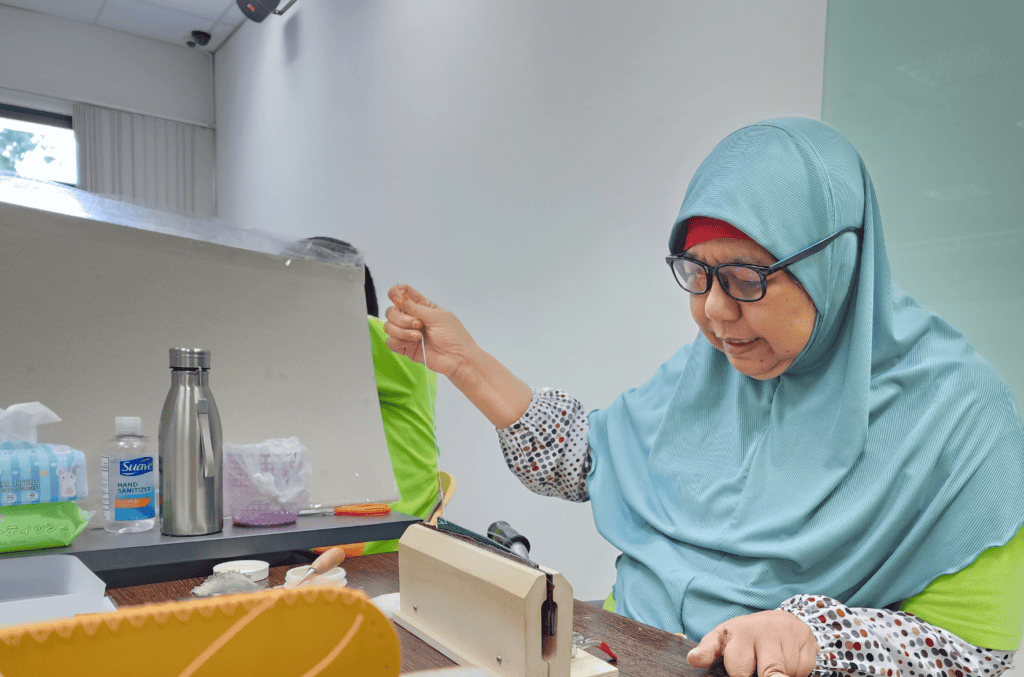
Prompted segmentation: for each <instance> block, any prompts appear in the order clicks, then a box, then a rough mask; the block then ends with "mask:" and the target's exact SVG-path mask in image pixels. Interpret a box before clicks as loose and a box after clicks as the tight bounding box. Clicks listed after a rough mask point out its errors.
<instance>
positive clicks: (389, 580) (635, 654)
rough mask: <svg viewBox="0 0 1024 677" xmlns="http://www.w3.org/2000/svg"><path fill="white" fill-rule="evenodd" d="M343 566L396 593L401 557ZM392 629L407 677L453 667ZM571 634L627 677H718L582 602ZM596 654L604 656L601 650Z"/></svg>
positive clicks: (124, 601)
mask: <svg viewBox="0 0 1024 677" xmlns="http://www.w3.org/2000/svg"><path fill="white" fill-rule="evenodd" d="M292 566H294V565H292ZM292 566H280V567H273V568H271V570H270V579H269V582H270V585H272V586H273V585H281V584H283V583H284V577H285V573H286V572H287V571H288V569H290V568H292ZM342 566H343V567H344V568H345V573H346V577H347V578H348V587H350V588H355V589H361V590H363V591H364V592H365V593H366V595H367V596H368V597H376V596H377V595H383V594H387V593H391V592H397V591H398V555H397V553H386V554H381V555H366V556H363V557H353V558H350V559H347V560H345V563H344V564H343V565H342ZM203 580H204V579H202V578H189V579H184V580H179V581H169V582H166V583H150V584H148V585H136V586H132V587H127V588H114V589H111V590H108V591H107V594H108V595H109V596H110V597H111V598H112V599H113V600H114V601H115V602H117V604H118V605H120V606H121V607H126V606H133V605H138V604H152V603H156V602H167V601H171V600H175V599H178V598H179V597H188V596H190V595H191V590H192V588H194V587H195V586H197V585H199V584H200V583H202V582H203ZM394 627H395V630H396V631H397V632H398V640H399V644H400V646H401V651H402V672H403V673H405V672H414V671H416V670H430V669H436V668H445V667H452V666H454V665H455V663H453V662H452V661H451V660H449V659H448V658H447V657H446V656H444V655H443V654H441V653H439V652H438V651H437V650H435V649H434V648H432V647H430V646H429V645H427V644H426V643H425V642H423V641H421V640H420V639H419V638H418V637H416V636H414V635H412V634H411V633H410V632H408V631H407V630H405V629H404V628H401V627H398V626H397V625H396V626H394ZM573 629H574V630H575V631H577V632H580V633H583V634H584V635H585V636H586V637H594V638H597V639H601V640H604V641H605V642H607V643H608V646H609V647H611V649H612V651H614V652H615V653H616V655H617V656H618V657H619V660H618V663H617V664H616V665H617V666H618V668H619V672H620V674H622V675H623V677H668V676H672V677H678V676H679V675H685V676H686V677H700V676H701V675H705V674H707V675H708V677H714V675H713V673H712V672H708V673H705V671H704V670H698V669H696V668H693V667H691V666H690V664H689V663H687V662H686V652H687V651H689V650H690V649H691V648H693V646H694V643H693V642H691V641H689V640H686V639H683V638H682V637H679V636H677V635H673V634H671V633H669V632H665V631H663V630H658V629H657V628H652V627H650V626H648V625H643V624H642V623H637V622H636V621H633V620H630V619H628V618H625V617H623V616H618V615H616V614H612V613H608V612H607V611H604V610H603V609H599V608H597V607H595V606H591V605H589V604H586V603H584V602H580V601H579V600H577V601H576V602H575V604H574V605H573ZM592 653H594V654H595V655H601V653H600V652H598V651H592ZM715 672H718V671H715Z"/></svg>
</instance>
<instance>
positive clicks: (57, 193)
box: [0, 177, 398, 509]
mask: <svg viewBox="0 0 1024 677" xmlns="http://www.w3.org/2000/svg"><path fill="white" fill-rule="evenodd" d="M91 199H92V198H90V197H89V196H87V195H85V194H82V193H80V192H79V191H74V190H71V189H64V188H62V187H55V186H46V185H40V184H29V183H27V182H24V181H21V180H16V181H15V180H10V179H9V177H6V178H0V350H2V353H0V407H8V406H10V405H12V404H16V403H19V402H32V401H39V402H42V403H43V404H45V405H46V406H47V407H49V408H50V409H52V410H53V411H54V412H56V413H57V414H58V415H59V416H60V417H61V418H62V419H63V420H62V421H61V422H60V423H53V424H49V425H46V426H42V427H41V428H40V429H39V439H40V441H42V442H54V443H60V444H67V445H69V446H71V447H74V448H76V449H81V450H82V451H83V452H85V454H86V458H87V460H88V471H89V491H90V495H89V498H88V499H86V500H85V501H83V502H81V505H82V506H83V507H85V508H90V509H95V508H96V507H97V506H98V504H99V491H100V482H99V457H100V455H101V453H102V450H103V448H104V445H105V443H106V442H107V441H108V440H109V439H110V438H112V437H113V433H114V417H115V416H140V417H142V426H143V433H144V434H145V435H146V436H148V437H150V440H151V443H152V444H153V448H154V451H155V450H156V443H157V439H156V435H157V431H158V426H159V417H160V411H161V408H162V406H163V402H164V398H165V397H166V395H167V391H168V390H169V388H170V379H171V376H170V369H169V367H168V349H169V348H172V347H187V348H208V349H210V350H211V351H212V358H211V359H212V363H211V371H210V389H211V391H212V392H213V394H214V398H215V399H216V401H217V405H218V407H219V409H220V415H221V421H222V424H223V430H224V441H225V443H254V442H259V441H262V440H264V439H269V438H276V437H291V436H295V437H298V438H299V440H300V441H301V442H302V443H303V444H304V445H305V446H306V447H307V448H308V449H309V450H310V453H311V459H312V464H313V468H314V472H313V480H312V486H311V494H312V495H311V503H313V504H321V505H339V504H346V503H362V502H371V501H384V500H394V499H396V498H397V497H398V494H397V490H396V487H395V482H394V475H393V474H392V471H391V465H390V461H389V458H388V453H387V444H386V442H385V438H384V431H383V425H382V422H381V416H380V406H379V403H378V399H377V391H376V386H375V381H374V376H373V363H372V357H371V352H370V336H369V332H368V330H367V321H366V303H365V296H364V292H363V269H362V266H361V265H340V264H336V263H325V262H322V261H314V260H306V259H301V258H293V257H288V256H285V255H275V254H271V253H267V252H266V251H251V250H248V249H242V248H238V247H233V246H227V245H224V244H216V243H211V242H203V241H199V240H195V239H190V238H187V237H181V236H177V235H172V234H168V233H166V232H155V230H158V229H159V225H156V226H154V225H153V224H154V223H157V224H158V222H159V218H160V213H159V212H154V211H152V210H146V209H141V208H137V207H133V206H130V205H128V206H126V205H118V207H117V210H115V211H114V212H111V210H109V209H107V210H106V211H104V210H103V209H100V210H95V209H92V202H90V200H91ZM95 202H97V203H103V204H105V205H107V206H108V207H109V203H111V201H109V200H107V201H103V200H102V199H96V200H95ZM168 216H169V217H171V219H172V221H173V218H174V215H168ZM101 217H102V218H101ZM133 217H137V218H138V221H139V223H140V224H143V226H144V227H136V226H134V225H132V224H131V223H130V222H131V220H132V218H133ZM177 218H179V220H180V217H177ZM237 232H243V231H236V235H237ZM228 236H229V237H227V238H226V239H230V236H231V233H228ZM254 241H255V240H254ZM265 241H272V238H265Z"/></svg>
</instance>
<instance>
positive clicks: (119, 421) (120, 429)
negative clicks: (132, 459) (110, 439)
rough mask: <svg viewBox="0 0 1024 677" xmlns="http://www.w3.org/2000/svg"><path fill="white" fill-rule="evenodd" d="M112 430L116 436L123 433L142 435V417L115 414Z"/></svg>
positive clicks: (120, 435)
mask: <svg viewBox="0 0 1024 677" xmlns="http://www.w3.org/2000/svg"><path fill="white" fill-rule="evenodd" d="M114 432H115V434H116V435H117V436H118V437H122V436H123V435H135V436H136V437H139V436H141V435H142V419H141V418H139V417H138V416H117V417H115V418H114Z"/></svg>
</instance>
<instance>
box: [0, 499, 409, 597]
mask: <svg viewBox="0 0 1024 677" xmlns="http://www.w3.org/2000/svg"><path fill="white" fill-rule="evenodd" d="M419 521H420V520H419V518H416V517H410V516H409V515H404V514H402V513H398V512H391V513H390V514H388V515H381V516H374V517H348V516H335V515H308V516H301V517H299V518H298V520H297V521H296V522H295V523H294V524H288V525H285V526H280V527H242V526H237V527H236V526H234V525H233V524H232V523H231V520H229V519H227V520H225V521H224V530H223V531H221V532H220V533H216V534H208V535H206V536H164V535H163V534H161V533H160V527H159V525H157V526H155V527H153V529H151V530H150V531H144V532H142V533H137V534H111V533H108V532H106V531H104V530H103V529H95V528H93V529H86V530H85V531H83V532H82V533H81V534H80V535H79V536H78V538H76V539H75V540H74V542H73V543H71V545H69V546H67V547H64V548H46V549H43V550H29V551H22V552H9V553H2V554H0V559H3V558H9V557H32V556H35V555H74V556H76V557H78V559H80V560H81V561H82V563H83V564H85V565H86V566H87V567H89V568H90V569H91V570H92V571H93V572H94V573H96V575H97V576H99V577H100V578H102V579H103V580H104V581H105V582H106V583H107V585H108V586H109V587H120V586H122V585H138V584H141V583H151V582H156V581H157V580H159V579H165V578H166V574H169V573H175V572H176V573H178V574H179V575H178V576H177V577H178V578H180V577H181V576H180V573H181V572H182V570H183V569H184V568H188V566H189V565H194V564H198V563H203V562H208V561H209V560H218V559H221V560H223V559H238V558H243V557H249V556H252V555H256V554H261V553H270V552H285V551H291V550H305V549H308V548H315V547H319V546H325V545H339V544H343V543H361V542H364V541H380V540H387V539H391V538H398V537H399V536H401V535H402V533H403V532H404V531H405V529H406V527H408V526H409V525H410V524H415V523H417V522H419ZM204 566H205V565H204Z"/></svg>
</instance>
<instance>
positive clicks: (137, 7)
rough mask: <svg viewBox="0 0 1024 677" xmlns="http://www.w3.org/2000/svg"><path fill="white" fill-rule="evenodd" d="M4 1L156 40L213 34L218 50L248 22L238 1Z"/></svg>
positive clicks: (212, 41) (208, 48)
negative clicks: (192, 34)
mask: <svg viewBox="0 0 1024 677" xmlns="http://www.w3.org/2000/svg"><path fill="white" fill-rule="evenodd" d="M0 4H3V5H10V6H12V7H21V8H22V9H30V10H33V11H35V12H42V13H43V14H52V15H54V16H59V17H64V18H66V19H73V20H75V21H81V22H83V23H89V24H95V25H97V26H104V27H106V28H112V29H114V30H118V31H123V32H125V33H131V34H132V35H138V36H141V37H144V38H150V39H152V40H159V41H161V42H169V43H171V44H172V45H184V44H185V43H186V42H187V41H189V40H190V39H191V33H192V31H195V30H199V31H206V32H207V33H209V34H210V35H211V36H212V37H211V39H210V44H208V45H206V47H198V46H197V47H196V49H203V50H205V51H210V52H212V51H216V50H217V48H218V47H220V46H221V44H223V43H224V41H225V40H227V39H228V38H229V37H230V36H231V34H232V32H234V30H235V29H236V28H237V27H238V25H239V24H241V23H242V22H244V21H247V19H246V18H245V16H244V15H243V14H242V12H241V10H239V9H238V5H237V4H236V3H235V0H74V1H73V2H69V1H68V0H0Z"/></svg>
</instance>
